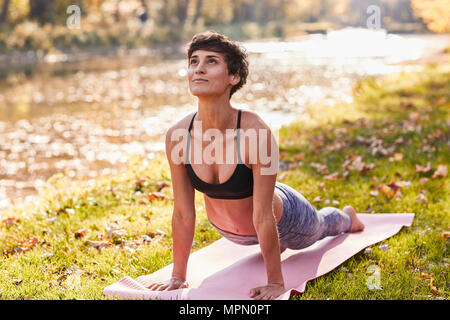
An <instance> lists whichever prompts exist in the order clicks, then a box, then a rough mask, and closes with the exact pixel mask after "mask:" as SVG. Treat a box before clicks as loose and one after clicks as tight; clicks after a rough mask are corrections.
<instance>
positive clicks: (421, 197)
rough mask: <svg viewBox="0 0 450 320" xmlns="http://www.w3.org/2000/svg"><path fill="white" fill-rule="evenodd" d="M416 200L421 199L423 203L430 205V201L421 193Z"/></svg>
mask: <svg viewBox="0 0 450 320" xmlns="http://www.w3.org/2000/svg"><path fill="white" fill-rule="evenodd" d="M416 199H419V200H420V202H421V203H428V199H427V197H426V196H425V194H423V193H422V192H421V193H419V195H418V196H417V198H416Z"/></svg>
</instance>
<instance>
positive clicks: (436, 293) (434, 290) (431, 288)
mask: <svg viewBox="0 0 450 320" xmlns="http://www.w3.org/2000/svg"><path fill="white" fill-rule="evenodd" d="M430 290H431V292H433V293H434V294H435V295H437V296H438V295H440V294H441V293H440V292H439V291H438V289H436V287H435V286H430Z"/></svg>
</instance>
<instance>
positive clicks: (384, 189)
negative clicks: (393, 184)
mask: <svg viewBox="0 0 450 320" xmlns="http://www.w3.org/2000/svg"><path fill="white" fill-rule="evenodd" d="M378 190H379V191H380V192H382V193H384V194H385V195H387V196H388V197H392V196H393V195H394V193H393V192H392V190H391V188H389V187H388V186H387V185H385V184H383V185H381V186H379V187H378Z"/></svg>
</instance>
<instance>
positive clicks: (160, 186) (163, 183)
mask: <svg viewBox="0 0 450 320" xmlns="http://www.w3.org/2000/svg"><path fill="white" fill-rule="evenodd" d="M168 185H169V183H168V182H167V181H164V180H163V181H158V182H157V183H156V189H157V190H158V192H159V191H161V190H162V189H163V188H165V187H167V186H168Z"/></svg>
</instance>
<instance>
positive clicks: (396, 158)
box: [389, 152, 403, 162]
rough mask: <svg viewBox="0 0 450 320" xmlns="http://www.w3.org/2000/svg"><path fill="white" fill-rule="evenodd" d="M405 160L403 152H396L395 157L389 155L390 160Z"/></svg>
mask: <svg viewBox="0 0 450 320" xmlns="http://www.w3.org/2000/svg"><path fill="white" fill-rule="evenodd" d="M401 160H403V153H398V152H396V153H394V156H393V157H389V161H390V162H394V161H401Z"/></svg>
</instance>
